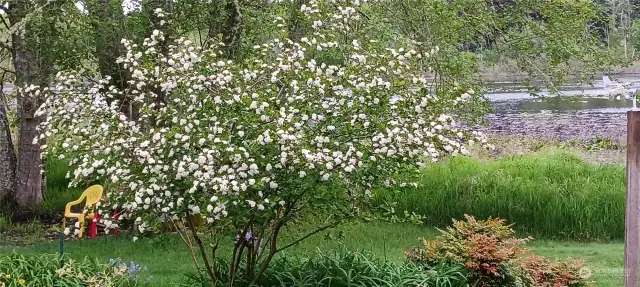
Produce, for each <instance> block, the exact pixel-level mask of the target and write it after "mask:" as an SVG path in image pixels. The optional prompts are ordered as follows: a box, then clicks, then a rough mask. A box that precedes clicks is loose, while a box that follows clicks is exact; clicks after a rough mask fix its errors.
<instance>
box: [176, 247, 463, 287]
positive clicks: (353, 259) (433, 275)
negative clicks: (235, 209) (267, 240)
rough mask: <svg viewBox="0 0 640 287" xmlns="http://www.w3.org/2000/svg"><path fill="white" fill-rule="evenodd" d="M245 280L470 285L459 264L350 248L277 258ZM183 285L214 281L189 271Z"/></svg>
mask: <svg viewBox="0 0 640 287" xmlns="http://www.w3.org/2000/svg"><path fill="white" fill-rule="evenodd" d="M225 263H226V264H228V263H227V262H225ZM225 263H223V264H225ZM242 273H243V272H241V274H242ZM225 277H227V276H220V278H225ZM239 280H241V281H242V280H246V279H243V278H240V279H239ZM242 282H243V283H241V284H245V285H241V286H265V287H267V286H269V287H270V286H282V287H286V286H300V287H323V286H332V287H347V286H389V287H392V286H393V287H401V286H402V287H404V286H434V287H457V286H460V287H462V286H467V279H466V270H465V269H464V268H463V266H461V265H458V264H444V263H443V264H440V265H437V266H434V267H427V266H420V265H416V264H412V263H409V264H395V263H391V262H388V261H385V260H381V259H377V258H376V257H375V256H374V255H373V254H368V253H361V252H348V251H342V252H336V253H333V254H326V253H321V252H318V254H317V255H316V256H315V257H314V258H311V259H299V258H294V257H283V258H280V259H278V260H275V261H274V262H273V264H272V265H271V266H270V268H269V270H268V271H267V272H266V273H265V275H264V276H263V278H261V279H260V280H259V281H258V282H256V283H255V285H249V281H242ZM218 283H219V285H216V286H227V283H226V282H218ZM181 286H185V287H186V286H211V282H210V281H208V280H207V278H206V276H201V275H198V274H187V275H185V280H184V283H183V284H182V285H181Z"/></svg>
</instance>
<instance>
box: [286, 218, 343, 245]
mask: <svg viewBox="0 0 640 287" xmlns="http://www.w3.org/2000/svg"><path fill="white" fill-rule="evenodd" d="M337 225H338V222H334V223H331V224H328V225H325V226H323V227H320V228H318V229H316V230H314V231H312V232H310V233H308V234H307V235H305V236H302V237H300V238H298V239H297V240H296V241H293V242H291V243H289V244H287V245H285V246H284V247H282V248H279V249H278V250H277V252H280V251H282V250H285V249H287V248H289V247H292V246H294V245H296V244H298V243H300V242H301V241H303V240H305V239H307V238H309V237H311V236H313V235H315V234H318V233H319V232H322V231H324V230H327V229H329V228H331V227H335V226H337Z"/></svg>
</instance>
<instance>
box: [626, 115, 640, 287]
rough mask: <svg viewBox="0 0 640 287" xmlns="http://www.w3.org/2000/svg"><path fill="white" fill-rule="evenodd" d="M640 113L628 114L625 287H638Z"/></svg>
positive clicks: (639, 258) (639, 244)
mask: <svg viewBox="0 0 640 287" xmlns="http://www.w3.org/2000/svg"><path fill="white" fill-rule="evenodd" d="M639 248H640V111H637V110H634V111H629V112H627V200H626V213H625V234H624V287H638V263H639V262H638V261H640V257H639V256H640V254H639V252H638V249H639Z"/></svg>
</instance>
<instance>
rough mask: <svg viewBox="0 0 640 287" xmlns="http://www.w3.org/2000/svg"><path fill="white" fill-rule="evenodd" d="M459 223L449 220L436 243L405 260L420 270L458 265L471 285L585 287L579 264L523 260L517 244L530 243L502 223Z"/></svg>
mask: <svg viewBox="0 0 640 287" xmlns="http://www.w3.org/2000/svg"><path fill="white" fill-rule="evenodd" d="M465 219H466V220H464V221H458V220H453V226H451V227H448V228H447V229H446V230H440V232H441V235H440V236H438V238H437V239H436V240H431V241H429V240H424V242H423V244H424V247H423V248H414V249H412V250H408V251H405V254H406V255H407V259H408V260H409V261H410V262H413V263H417V264H422V265H425V266H436V265H438V264H442V263H443V262H444V263H448V264H452V263H459V264H462V265H463V266H464V267H465V268H466V269H467V271H468V272H469V275H468V278H469V283H470V284H471V285H472V286H541V287H548V286H553V287H556V286H588V284H589V282H586V281H585V279H586V277H588V276H584V274H585V272H584V270H585V269H583V267H584V261H580V260H574V261H572V260H568V261H557V262H551V261H549V260H548V259H546V258H544V257H542V256H537V255H529V256H526V255H527V254H528V253H529V250H528V249H526V248H523V245H524V244H525V243H527V242H528V241H530V240H531V238H530V237H527V238H516V237H515V231H514V230H513V229H512V228H511V225H506V224H505V220H504V219H498V218H489V219H487V220H477V219H475V218H474V217H473V216H469V215H465Z"/></svg>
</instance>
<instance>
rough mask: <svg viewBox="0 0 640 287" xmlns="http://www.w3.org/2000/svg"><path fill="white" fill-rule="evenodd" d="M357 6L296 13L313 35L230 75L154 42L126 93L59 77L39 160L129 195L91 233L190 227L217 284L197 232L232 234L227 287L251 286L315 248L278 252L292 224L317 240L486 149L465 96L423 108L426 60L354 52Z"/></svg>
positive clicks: (198, 53)
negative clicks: (461, 119) (436, 169)
mask: <svg viewBox="0 0 640 287" xmlns="http://www.w3.org/2000/svg"><path fill="white" fill-rule="evenodd" d="M359 2H364V1H338V0H325V1H310V2H309V3H308V4H307V5H303V6H302V8H301V12H302V13H303V14H304V15H305V16H306V17H308V20H309V21H311V22H310V23H313V29H310V31H309V34H308V35H307V37H303V38H301V40H300V42H293V41H291V40H289V39H288V38H287V37H286V32H285V30H283V31H282V33H281V35H282V36H281V37H279V38H275V39H273V40H270V41H267V42H266V43H264V44H263V45H258V46H255V47H253V50H252V51H253V52H252V53H251V57H247V58H246V59H245V60H243V61H242V62H237V63H236V62H232V61H228V60H225V59H223V58H221V56H220V52H219V48H220V46H219V45H218V46H213V48H210V49H202V48H199V47H196V46H195V45H194V44H193V43H192V42H190V41H189V40H186V39H177V40H176V41H175V42H172V43H170V44H171V45H169V46H168V48H167V50H166V51H164V49H157V48H156V46H157V45H158V43H160V42H164V41H166V40H165V39H164V36H163V34H162V32H160V31H158V30H156V31H154V32H153V35H151V37H150V38H149V39H146V40H145V41H144V43H143V44H142V45H141V46H138V45H136V44H132V43H131V42H130V41H127V40H123V41H122V43H123V45H124V46H125V49H126V54H125V55H124V56H123V57H122V58H120V59H119V60H118V62H119V63H120V64H122V65H123V66H124V67H125V68H127V69H128V71H129V72H130V74H131V80H130V81H129V83H128V88H127V89H125V90H119V89H118V88H116V87H115V86H113V85H110V84H109V79H108V78H107V79H103V80H99V81H92V82H89V83H87V82H85V81H84V80H83V77H82V76H81V74H80V73H78V72H70V73H61V74H59V75H58V77H57V83H56V85H55V86H56V89H55V92H53V91H51V90H46V89H45V90H44V91H43V92H45V93H46V95H47V96H46V101H45V103H44V104H43V105H42V106H41V107H40V109H39V110H38V114H39V115H43V116H45V120H44V121H43V123H42V125H41V126H40V130H41V131H42V135H41V137H40V138H45V137H47V136H51V135H54V134H55V135H58V138H63V139H64V140H62V141H61V142H54V143H50V144H49V145H45V146H43V149H44V151H45V154H46V153H48V152H56V153H57V154H59V155H60V156H61V157H68V160H69V161H70V166H71V168H72V172H71V173H70V174H69V176H70V177H71V179H72V181H71V185H77V184H79V183H81V182H84V181H88V180H96V179H99V180H103V181H109V182H111V183H114V184H120V185H123V186H125V187H126V188H125V189H122V190H113V189H111V190H107V191H106V196H107V197H108V200H109V202H110V205H111V206H110V207H109V208H114V209H118V210H119V212H120V217H119V218H117V219H116V220H110V219H101V221H102V222H103V223H104V224H105V226H106V227H107V228H114V227H117V225H118V221H119V220H121V219H127V218H128V219H133V220H135V221H136V223H137V228H138V231H139V232H145V231H148V230H152V229H155V228H156V226H157V225H158V223H159V220H158V219H162V220H164V221H169V222H182V221H185V223H186V226H187V227H188V229H189V231H190V234H189V233H187V232H186V230H182V229H180V231H181V235H182V236H183V238H184V239H185V243H186V244H187V246H189V247H190V248H192V254H193V253H194V251H193V248H195V246H197V247H199V248H200V249H202V250H201V254H203V259H204V260H203V261H204V264H205V269H206V270H207V272H208V274H209V275H210V276H211V277H212V279H213V280H214V281H215V274H216V269H217V268H218V267H216V266H215V264H211V263H210V262H214V261H213V260H209V258H207V257H208V255H206V254H211V253H213V254H214V256H215V251H216V250H217V246H218V245H217V244H216V245H214V247H213V250H212V251H213V252H207V251H205V250H204V249H205V246H204V244H203V243H202V240H201V239H200V238H199V234H198V230H200V231H203V230H206V231H207V232H208V233H209V234H210V235H212V236H224V235H225V234H228V233H229V231H232V232H236V233H238V237H237V240H236V242H235V243H234V244H233V246H234V248H233V254H232V256H231V258H232V262H234V263H233V264H230V268H231V271H230V272H229V274H231V275H230V276H231V277H232V278H231V280H230V281H231V285H233V277H234V276H235V273H236V272H235V270H237V268H238V266H239V265H240V262H241V261H244V264H246V266H248V267H247V268H248V271H247V274H250V275H252V276H253V277H255V278H258V277H259V276H260V275H261V274H262V273H263V272H264V271H265V269H266V268H267V266H268V264H269V262H270V261H271V259H272V258H273V256H274V255H275V254H276V253H277V252H279V251H281V250H283V249H286V248H288V247H290V246H292V245H294V244H296V243H297V242H299V241H300V240H303V239H305V238H307V237H308V236H310V235H311V234H307V235H303V236H301V237H300V238H299V239H298V240H294V241H292V242H289V243H288V244H283V243H281V242H278V235H279V232H280V230H281V229H282V227H283V226H285V225H286V224H288V223H290V222H291V221H292V220H295V219H296V218H300V216H301V215H302V214H304V213H308V212H316V211H325V212H324V214H329V217H328V218H327V219H326V220H325V221H324V222H325V223H326V225H322V226H319V227H318V229H317V230H316V231H320V230H324V229H326V228H329V227H331V226H334V225H335V224H337V223H339V222H340V220H341V219H344V218H345V217H350V216H355V215H357V213H358V212H359V211H360V210H361V209H362V208H363V207H365V206H366V205H365V204H366V202H367V199H368V197H369V196H370V194H371V193H370V189H371V188H372V187H373V186H375V185H378V184H386V185H392V184H406V183H405V182H397V181H395V180H394V176H395V175H396V174H398V173H399V172H401V171H406V170H416V169H418V168H420V167H423V166H425V164H426V163H427V162H431V161H437V160H438V159H439V158H441V157H442V156H444V155H447V154H450V155H458V154H467V153H468V150H467V148H466V147H465V145H466V144H473V143H474V142H485V139H484V137H483V136H482V135H481V134H477V133H475V132H467V131H465V130H462V129H459V128H457V127H456V124H455V122H454V115H455V112H456V109H458V108H459V107H461V106H462V105H463V104H464V103H465V102H466V101H467V100H469V99H470V98H471V96H470V94H472V93H473V91H466V90H464V89H462V88H460V87H457V86H452V87H450V89H449V90H448V92H447V93H443V94H439V95H434V94H431V93H430V85H429V82H428V81H427V79H426V78H424V77H423V76H422V73H421V69H420V67H421V66H420V65H421V64H422V62H421V59H424V58H425V57H429V54H424V55H423V54H420V53H418V52H416V51H414V50H413V49H411V48H406V49H405V48H395V49H392V48H389V49H384V50H381V49H377V48H376V47H377V46H379V45H372V42H370V41H367V40H366V39H359V38H357V37H355V34H356V33H354V32H353V26H352V25H354V24H355V22H356V21H359V20H361V19H360V14H359V13H358V11H357V9H358V5H359ZM158 14H159V15H158V16H162V15H163V14H162V12H161V11H158ZM275 21H276V23H277V26H278V27H285V26H286V25H285V23H283V20H282V19H281V18H276V19H275ZM160 50H162V51H160ZM432 52H433V53H436V52H437V49H433V50H432ZM326 53H331V55H334V56H335V55H341V57H342V59H341V61H338V62H340V64H336V63H332V62H326V63H325V62H322V61H321V60H319V59H323V57H322V56H323V55H324V54H326ZM332 58H334V57H332ZM26 90H27V92H34V93H40V92H41V91H40V90H36V89H29V88H27V89H26ZM107 213H108V212H107ZM194 220H198V221H200V222H201V223H203V225H204V226H206V227H207V228H206V229H202V228H198V226H196V224H193V223H194V222H193V221H194ZM189 236H193V237H194V239H195V241H192V240H190V239H189ZM220 240H221V239H219V240H217V241H216V242H220ZM194 258H195V257H194ZM195 263H196V264H198V262H197V261H196V262H195ZM250 277H251V276H250Z"/></svg>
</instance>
